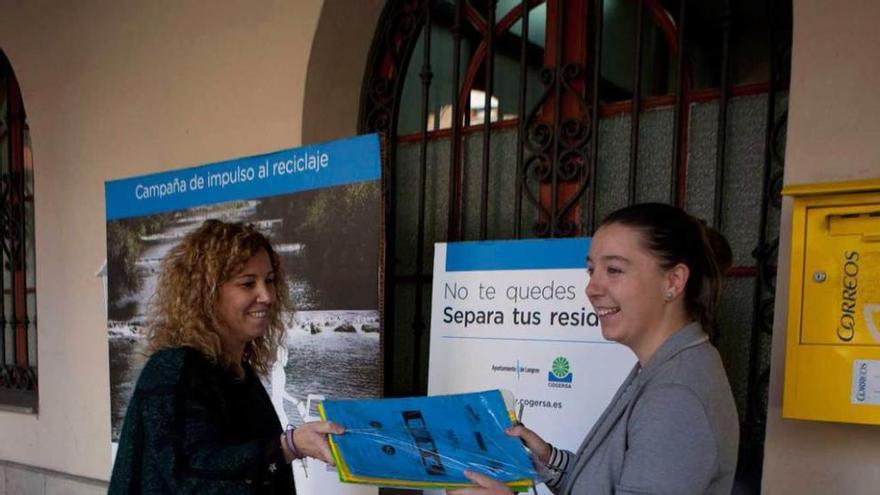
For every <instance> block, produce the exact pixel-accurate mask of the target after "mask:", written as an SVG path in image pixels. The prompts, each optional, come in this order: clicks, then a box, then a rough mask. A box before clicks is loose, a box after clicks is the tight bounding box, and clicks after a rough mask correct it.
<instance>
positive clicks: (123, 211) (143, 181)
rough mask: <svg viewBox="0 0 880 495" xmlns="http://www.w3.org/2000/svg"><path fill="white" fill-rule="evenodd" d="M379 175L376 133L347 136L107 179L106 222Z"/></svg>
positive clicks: (375, 178)
mask: <svg viewBox="0 0 880 495" xmlns="http://www.w3.org/2000/svg"><path fill="white" fill-rule="evenodd" d="M380 177H381V165H380V155H379V137H378V135H377V134H368V135H365V136H358V137H354V138H351V139H344V140H340V141H331V142H328V143H323V144H316V145H313V146H304V147H302V148H294V149H289V150H282V151H276V152H274V153H267V154H265V155H258V156H252V157H245V158H237V159H233V160H227V161H223V162H219V163H212V164H209V165H202V166H198V167H192V168H186V169H182V170H174V171H170V172H161V173H158V174H151V175H143V176H140V177H131V178H128V179H120V180H114V181H107V182H105V183H104V189H105V193H106V212H107V220H116V219H120V218H128V217H138V216H143V215H150V214H155V213H163V212H167V211H175V210H182V209H186V208H192V207H194V206H202V205H210V204H215V203H223V202H226V201H234V200H245V199H254V198H261V197H266V196H276V195H279V194H287V193H293V192H298V191H307V190H311V189H321V188H325V187H332V186H340V185H344V184H350V183H354V182H364V181H371V180H378V179H379V178H380Z"/></svg>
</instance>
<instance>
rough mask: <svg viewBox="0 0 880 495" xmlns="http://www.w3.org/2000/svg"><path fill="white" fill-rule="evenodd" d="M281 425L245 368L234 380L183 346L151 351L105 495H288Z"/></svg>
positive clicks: (290, 489) (289, 485)
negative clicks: (241, 374) (107, 494)
mask: <svg viewBox="0 0 880 495" xmlns="http://www.w3.org/2000/svg"><path fill="white" fill-rule="evenodd" d="M281 432H282V430H281V425H280V423H279V421H278V416H277V415H276V414H275V410H274V408H273V407H272V403H271V401H270V400H269V396H268V395H267V394H266V390H265V389H264V388H263V386H262V384H261V383H260V381H259V379H258V378H257V376H256V375H255V373H254V372H253V370H252V369H251V368H250V367H249V366H245V377H244V379H243V380H240V379H238V378H236V377H235V375H234V373H232V372H231V371H230V370H227V369H225V368H223V367H221V366H219V365H217V364H214V363H212V362H211V361H210V360H208V358H207V357H205V356H204V355H203V354H202V353H200V352H199V351H196V350H194V349H192V348H188V347H179V348H174V349H165V350H162V351H159V352H157V353H156V354H154V355H153V356H152V357H151V358H150V360H149V361H148V362H147V365H146V366H145V367H144V370H143V372H141V376H140V378H139V379H138V382H137V387H136V388H135V391H134V394H133V395H132V399H131V402H130V403H129V405H128V411H127V412H126V414H125V423H124V425H123V427H122V432H121V434H120V438H119V451H118V452H117V455H116V463H115V465H114V467H113V475H112V477H111V479H110V490H109V493H110V494H111V495H112V494H129V493H130V494H138V493H145V494H164V493H169V494H172V493H173V494H189V493H200V494H213V493H216V494H224V495H235V494H257V493H259V494H281V493H284V494H295V493H296V492H295V490H294V487H293V473H292V471H291V468H290V465H289V464H287V463H285V462H284V454H283V452H282V450H281V445H280V441H279V438H280V435H281Z"/></svg>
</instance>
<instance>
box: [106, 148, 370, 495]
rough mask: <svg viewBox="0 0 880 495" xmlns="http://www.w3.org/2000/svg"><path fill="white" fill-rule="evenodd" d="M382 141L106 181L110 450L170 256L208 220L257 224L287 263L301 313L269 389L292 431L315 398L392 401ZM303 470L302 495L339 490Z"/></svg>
mask: <svg viewBox="0 0 880 495" xmlns="http://www.w3.org/2000/svg"><path fill="white" fill-rule="evenodd" d="M380 177H381V172H380V154H379V140H378V137H377V136H376V135H367V136H360V137H356V138H352V139H346V140H340V141H333V142H329V143H323V144H320V145H315V146H307V147H302V148H296V149H289V150H283V151H278V152H274V153H269V154H265V155H260V156H254V157H247V158H240V159H234V160H228V161H224V162H220V163H214V164H210V165H203V166H199V167H192V168H186V169H182V170H174V171H169V172H162V173H157V174H152V175H146V176H141V177H133V178H127V179H121V180H115V181H109V182H107V183H106V184H105V192H106V216H107V335H108V339H109V352H110V397H111V421H110V427H111V432H112V435H111V437H112V441H113V442H114V444H115V442H117V441H118V438H119V431H120V429H121V427H122V421H123V418H124V415H125V410H126V407H127V405H128V401H129V399H130V397H131V394H132V391H133V388H134V385H135V383H136V382H137V378H138V375H139V373H140V370H141V369H142V368H143V365H144V363H145V362H146V359H147V358H148V355H147V341H146V338H145V330H146V329H145V325H146V322H147V318H148V311H149V302H150V298H151V296H152V294H153V292H154V290H155V285H156V278H157V275H158V273H159V270H160V263H161V260H162V258H163V256H164V255H165V254H166V253H167V252H168V251H169V249H171V248H172V247H173V246H174V245H175V244H176V243H177V242H179V241H180V239H182V238H183V237H184V236H185V235H186V234H187V233H189V232H190V231H192V230H194V229H196V228H197V227H198V226H199V225H201V224H202V222H203V221H205V220H206V219H211V218H216V219H220V220H224V221H232V222H246V223H250V224H253V225H254V226H256V227H257V228H258V229H259V230H260V231H261V232H263V233H264V234H265V235H266V236H267V237H268V238H269V240H270V242H272V244H273V246H274V248H275V250H276V251H277V252H278V254H279V255H280V256H281V259H282V264H283V268H284V271H285V272H286V274H287V275H288V278H289V282H290V287H291V294H290V297H291V300H292V302H293V304H294V307H295V308H296V312H295V314H294V315H293V318H292V319H290V318H287V320H288V321H292V324H291V326H290V327H288V328H287V346H286V347H282V348H281V349H280V350H279V356H278V361H277V363H276V365H275V369H274V370H273V371H272V373H271V374H270V376H269V377H267V380H266V384H267V388H268V390H269V391H270V395H271V397H272V400H273V403H274V404H275V408H276V411H277V412H278V415H279V417H280V419H281V422H282V424H287V423H293V424H297V425H299V424H302V423H303V422H304V421H305V420H308V419H314V418H316V414H317V412H316V408H315V407H311V404H310V403H311V402H316V401H314V400H312V399H315V398H321V397H325V398H328V399H329V398H370V397H381V395H382V349H381V344H380V326H379V310H378V308H379V299H378V276H379V274H378V271H379V257H380V254H379V242H380V235H381V234H380V219H381V205H380V203H381V191H380ZM305 469H306V467H305V465H304V464H303V463H302V462H300V461H297V462H295V463H294V476H295V478H296V484H297V491H298V493H301V494H306V495H308V494H310V493H314V494H317V493H376V489H375V488H372V487H356V486H340V485H339V481H338V477H337V475H336V473H335V472H327V471H326V469H325V466H324V465H323V463H320V462H317V461H315V462H313V464H312V465H310V466H308V469H309V472H308V477H306V471H305Z"/></svg>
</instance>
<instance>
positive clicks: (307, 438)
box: [293, 421, 345, 465]
mask: <svg viewBox="0 0 880 495" xmlns="http://www.w3.org/2000/svg"><path fill="white" fill-rule="evenodd" d="M328 433H333V434H334V435H342V434H343V433H345V428H343V427H342V426H340V425H338V424H336V423H333V422H331V421H312V422H311V423H306V424H304V425H302V426H300V427H299V428H297V429H296V430H294V432H293V445H294V446H295V447H296V450H298V451H299V453H300V454H302V455H305V456H308V457H314V458H315V459H320V460H322V461H324V462H326V463H327V464H330V465H333V454H331V453H330V442H328V441H327V434H328Z"/></svg>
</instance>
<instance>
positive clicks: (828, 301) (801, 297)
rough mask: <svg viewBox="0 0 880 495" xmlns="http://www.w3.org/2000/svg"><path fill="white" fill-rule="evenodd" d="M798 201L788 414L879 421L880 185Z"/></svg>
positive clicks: (841, 187) (802, 190) (829, 187)
mask: <svg viewBox="0 0 880 495" xmlns="http://www.w3.org/2000/svg"><path fill="white" fill-rule="evenodd" d="M782 194H783V195H786V196H791V197H792V198H793V200H794V205H793V212H792V233H791V236H792V240H791V278H790V285H789V301H788V333H787V340H786V354H785V390H784V395H783V404H782V415H783V416H784V417H786V418H796V419H810V420H818V421H837V422H844V423H864V424H880V180H868V181H858V182H838V183H829V184H817V185H797V186H789V187H786V188H785V189H784V190H783V191H782Z"/></svg>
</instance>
